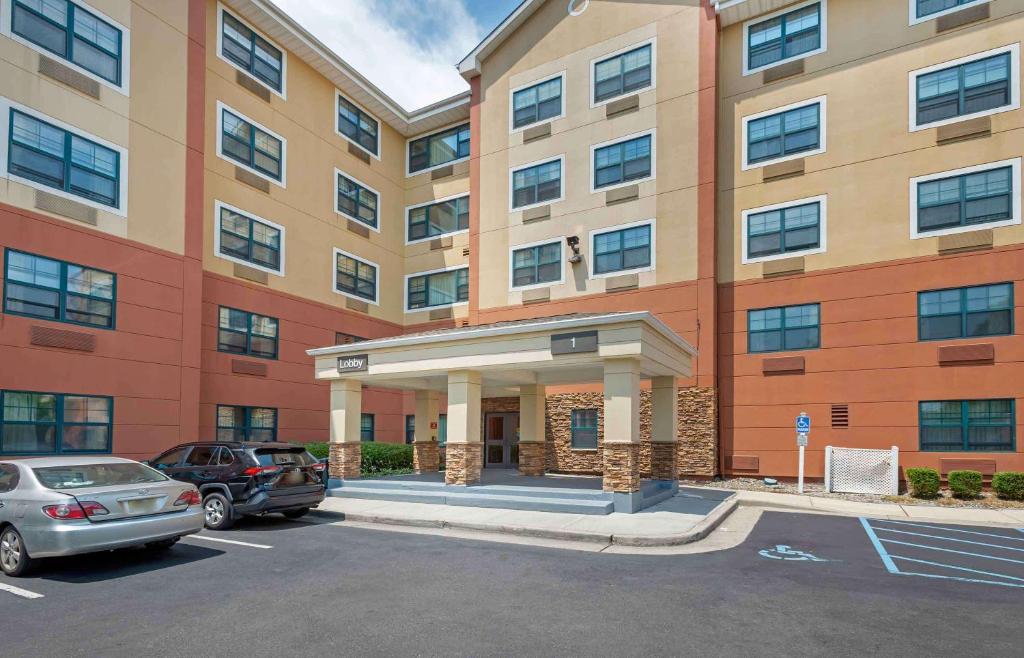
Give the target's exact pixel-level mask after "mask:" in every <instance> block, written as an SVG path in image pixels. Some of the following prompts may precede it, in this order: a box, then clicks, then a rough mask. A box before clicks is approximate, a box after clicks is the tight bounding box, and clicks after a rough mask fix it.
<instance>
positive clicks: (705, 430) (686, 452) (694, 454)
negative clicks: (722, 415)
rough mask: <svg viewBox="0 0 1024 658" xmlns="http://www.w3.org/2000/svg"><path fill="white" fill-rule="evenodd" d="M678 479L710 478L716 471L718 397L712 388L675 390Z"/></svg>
mask: <svg viewBox="0 0 1024 658" xmlns="http://www.w3.org/2000/svg"><path fill="white" fill-rule="evenodd" d="M677 445H678V448H677V449H678V451H679V452H678V453H677V455H676V468H677V469H678V472H679V477H688V476H694V475H696V476H700V477H708V478H710V477H714V476H715V474H716V473H717V472H718V394H717V391H716V390H715V389H714V388H710V387H696V386H694V387H692V388H684V389H680V390H679V443H678V444H677Z"/></svg>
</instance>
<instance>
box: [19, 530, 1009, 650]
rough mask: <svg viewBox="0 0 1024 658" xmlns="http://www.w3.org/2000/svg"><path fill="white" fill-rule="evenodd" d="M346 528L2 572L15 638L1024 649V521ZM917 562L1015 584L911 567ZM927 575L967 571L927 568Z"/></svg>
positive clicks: (225, 537)
mask: <svg viewBox="0 0 1024 658" xmlns="http://www.w3.org/2000/svg"><path fill="white" fill-rule="evenodd" d="M328 521H333V519H331V518H329V517H321V516H318V517H317V518H314V519H311V522H291V521H286V520H285V519H283V518H279V517H266V518H263V519H250V520H244V521H242V522H241V523H239V525H238V526H237V528H236V529H235V530H232V531H230V532H225V533H211V532H204V533H202V535H201V536H196V537H191V538H187V539H185V540H183V541H182V542H181V543H180V544H179V545H178V546H176V547H175V548H173V549H171V550H170V551H169V552H166V553H162V554H155V553H151V552H147V551H145V550H131V551H118V552H114V553H107V554H101V555H92V556H84V557H78V558H67V559H61V560H54V561H51V562H49V563H48V564H44V565H43V567H42V569H41V570H40V571H38V572H37V573H36V574H34V575H32V576H30V577H28V578H22V579H9V578H3V577H0V619H2V626H0V627H2V629H3V632H2V633H0V650H2V651H3V654H4V655H5V656H43V655H46V656H49V655H67V654H75V655H84V656H91V655H105V656H120V655H126V656H127V655H140V654H143V653H154V654H157V655H169V656H209V655H217V656H234V655H254V654H256V655H260V654H262V655H265V654H277V655H285V654H288V655H314V654H323V655H352V654H359V655H425V656H433V655H471V656H489V655H495V656H498V655H501V656H508V655H537V656H540V655H543V656H553V655H581V654H590V655H598V656H604V655H618V656H622V655H641V654H655V655H701V656H705V655H722V656H733V655H765V654H783V653H784V654H786V655H789V656H794V655H796V656H804V655H806V656H812V655H813V656H820V655H825V654H826V653H827V654H828V655H832V656H862V655H864V654H865V653H870V654H882V653H885V654H890V653H899V654H901V655H904V656H919V655H920V656H925V655H929V656H931V655H937V654H950V653H952V652H963V653H966V652H971V653H974V654H978V653H983V654H984V655H998V654H1000V653H1002V654H1006V655H1018V654H1019V652H1020V647H1021V643H1022V642H1024V624H1022V622H1021V610H1024V587H1017V586H1016V585H1018V584H1024V580H1021V581H1018V580H1017V579H1018V578H1024V573H1022V571H1024V570H1022V569H1021V568H1020V567H1024V557H1022V556H1024V551H1021V550H1020V549H1024V541H1017V540H1019V539H1024V532H1021V531H1018V530H1015V529H992V528H968V527H963V526H948V527H946V526H937V525H935V524H919V526H921V527H912V526H907V527H902V526H898V525H895V524H892V523H890V522H876V521H871V520H866V521H862V520H860V519H856V518H843V517H830V516H810V515H799V514H787V513H779V512H768V513H765V514H764V515H763V517H762V518H761V520H760V522H759V523H758V524H757V526H756V527H755V528H754V529H753V531H752V532H751V534H750V536H749V537H748V538H747V540H746V541H745V542H744V543H743V544H741V545H740V546H738V547H737V548H734V549H730V550H725V551H719V552H713V553H703V554H694V555H675V556H647V555H612V554H606V553H583V552H576V551H568V550H559V549H553V548H542V547H535V546H524V545H512V544H502V543H491V542H483V541H474V540H464V539H451V538H445V537H435V536H431V535H423V534H406V533H400V532H392V531H381V530H373V529H365V528H355V527H346V526H344V525H335V524H332V523H328ZM886 529H888V530H886ZM892 529H896V530H900V531H907V532H914V533H917V534H926V535H930V536H931V537H939V538H940V539H933V538H931V537H919V536H909V535H900V534H898V533H897V532H894V531H893V530H892ZM951 529H952V530H951ZM969 532H975V533H986V534H993V535H999V537H998V538H997V537H985V536H982V535H973V534H966V533H969ZM872 533H873V534H874V538H872ZM1017 535H1019V537H1018V536H1017ZM883 539H884V540H885V541H882V540H883ZM951 539H952V540H963V541H978V542H979V543H984V544H996V545H997V546H996V547H986V546H978V545H974V544H962V543H959V542H957V541H952V540H951ZM897 541H900V542H903V541H905V543H913V544H917V545H918V546H916V547H915V546H903V545H901V544H896V543H894V542H897ZM1018 544H1020V545H1021V546H1018ZM879 545H881V546H882V547H883V552H884V553H885V554H887V555H889V559H890V560H891V561H892V562H895V563H897V564H899V567H900V571H901V572H902V573H895V572H892V571H891V570H890V569H889V568H888V567H887V561H886V559H885V558H884V557H883V553H882V552H880V551H879V550H878V546H879ZM925 545H934V546H935V547H936V548H941V549H948V548H949V547H950V546H952V547H954V548H952V549H950V550H956V551H960V552H959V553H948V552H945V551H943V550H935V549H929V548H920V546H925ZM901 551H902V552H903V553H901ZM910 551H914V552H910ZM904 553H905V554H904ZM961 553H971V554H973V555H962V554H961ZM979 555H988V556H989V557H978V556H979ZM893 556H896V559H894V558H893ZM922 556H923V557H922ZM937 556H938V557H937ZM908 557H909V558H911V559H921V560H926V561H929V562H935V563H941V564H946V565H947V566H948V565H952V566H953V567H957V568H965V569H974V570H975V571H988V572H990V573H997V574H999V575H1000V577H999V578H995V577H993V576H983V575H981V574H976V573H968V572H963V571H959V570H958V569H949V568H943V567H935V566H932V565H924V564H919V563H914V562H910V561H909V560H901V559H898V558H908ZM992 558H1000V559H992ZM994 565H995V566H994ZM919 567H920V568H924V567H927V569H928V571H925V572H924V573H926V574H928V575H931V576H933V575H935V574H936V573H939V574H941V575H950V574H952V575H953V576H956V577H957V578H958V579H951V578H945V577H943V578H937V577H928V576H922V575H908V574H909V573H912V572H914V573H916V572H918V571H921V569H919ZM936 569H940V570H941V571H935V570H936ZM965 574H966V575H968V576H969V578H960V576H962V575H965ZM979 580H983V581H988V580H998V581H999V582H998V583H993V582H975V581H979ZM11 587H14V588H18V589H19V590H21V593H20V594H19V593H14V592H12V591H10V590H9V589H4V588H11ZM26 592H27V593H30V594H33V595H36V596H39V595H41V598H25V593H26Z"/></svg>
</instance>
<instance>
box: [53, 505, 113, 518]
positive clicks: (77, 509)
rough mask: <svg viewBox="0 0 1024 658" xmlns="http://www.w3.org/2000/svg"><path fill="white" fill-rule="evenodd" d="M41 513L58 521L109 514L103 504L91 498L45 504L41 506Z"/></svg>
mask: <svg viewBox="0 0 1024 658" xmlns="http://www.w3.org/2000/svg"><path fill="white" fill-rule="evenodd" d="M43 514H46V516H48V517H50V518H51V519H57V520H58V521H75V520H81V519H87V518H90V517H93V516H104V515H106V514H110V510H108V509H107V508H106V507H104V506H103V505H100V504H99V503H97V502H93V501H91V500H83V501H82V502H80V503H79V502H74V503H62V504H60V505H47V506H46V507H44V508H43Z"/></svg>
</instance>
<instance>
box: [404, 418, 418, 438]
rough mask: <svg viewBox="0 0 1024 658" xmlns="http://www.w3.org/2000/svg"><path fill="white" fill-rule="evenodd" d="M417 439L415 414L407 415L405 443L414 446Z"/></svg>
mask: <svg viewBox="0 0 1024 658" xmlns="http://www.w3.org/2000/svg"><path fill="white" fill-rule="evenodd" d="M415 438H416V416H415V415H413V414H407V415H406V416H405V442H406V443H407V444H409V445H412V442H413V439H415Z"/></svg>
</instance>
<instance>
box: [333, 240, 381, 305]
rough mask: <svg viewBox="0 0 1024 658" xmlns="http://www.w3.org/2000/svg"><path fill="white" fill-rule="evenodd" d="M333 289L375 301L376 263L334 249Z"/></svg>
mask: <svg viewBox="0 0 1024 658" xmlns="http://www.w3.org/2000/svg"><path fill="white" fill-rule="evenodd" d="M334 260H335V268H334V291H335V292H339V293H341V294H343V295H352V296H354V297H356V298H358V299H362V300H364V301H368V302H373V303H374V304H376V303H377V265H375V264H374V263H370V262H368V261H364V260H360V259H358V258H356V257H355V256H353V255H351V254H347V253H345V252H344V251H342V250H341V249H335V250H334Z"/></svg>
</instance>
